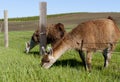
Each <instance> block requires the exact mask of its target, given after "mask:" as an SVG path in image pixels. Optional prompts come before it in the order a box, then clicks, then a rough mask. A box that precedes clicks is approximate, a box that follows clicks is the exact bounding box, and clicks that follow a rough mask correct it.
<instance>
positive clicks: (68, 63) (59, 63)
mask: <svg viewBox="0 0 120 82" xmlns="http://www.w3.org/2000/svg"><path fill="white" fill-rule="evenodd" d="M54 65H55V66H63V67H66V66H69V67H80V66H83V63H82V62H80V61H77V60H75V59H66V60H58V61H56V62H55V64H54Z"/></svg>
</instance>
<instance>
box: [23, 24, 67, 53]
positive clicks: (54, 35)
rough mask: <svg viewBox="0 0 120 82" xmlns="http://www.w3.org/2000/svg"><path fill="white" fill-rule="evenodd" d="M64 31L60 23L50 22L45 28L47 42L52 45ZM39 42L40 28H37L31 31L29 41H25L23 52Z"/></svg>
mask: <svg viewBox="0 0 120 82" xmlns="http://www.w3.org/2000/svg"><path fill="white" fill-rule="evenodd" d="M65 33H66V31H65V29H64V25H63V24H62V23H57V24H52V25H50V26H48V27H47V29H46V36H47V44H51V46H54V44H55V43H56V42H57V41H58V40H60V39H61V38H62V37H63V36H64V34H65ZM39 42H40V30H39V29H37V30H36V31H35V32H34V33H33V35H32V37H31V40H30V42H27V43H26V47H25V52H26V53H28V52H29V51H30V50H31V49H32V48H34V47H35V46H36V45H38V44H39Z"/></svg>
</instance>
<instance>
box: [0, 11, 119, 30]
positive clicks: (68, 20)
mask: <svg viewBox="0 0 120 82" xmlns="http://www.w3.org/2000/svg"><path fill="white" fill-rule="evenodd" d="M108 16H112V17H113V18H114V19H115V21H116V22H117V24H120V13H66V14H57V15H48V16H47V23H48V24H53V23H58V22H61V23H63V24H64V25H65V28H73V27H75V26H76V25H77V24H79V23H81V22H83V21H87V20H90V19H98V18H107V17H108ZM38 22H39V17H38V16H34V17H24V18H11V19H9V31H24V30H35V29H36V28H37V27H38ZM0 25H1V27H3V22H2V21H0ZM2 31H3V29H2Z"/></svg>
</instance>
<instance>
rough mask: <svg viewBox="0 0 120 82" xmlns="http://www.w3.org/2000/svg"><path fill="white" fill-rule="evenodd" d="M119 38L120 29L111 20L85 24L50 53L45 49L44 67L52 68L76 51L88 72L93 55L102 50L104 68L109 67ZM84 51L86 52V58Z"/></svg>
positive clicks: (67, 35) (67, 36)
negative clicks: (66, 52)
mask: <svg viewBox="0 0 120 82" xmlns="http://www.w3.org/2000/svg"><path fill="white" fill-rule="evenodd" d="M119 38H120V31H119V29H118V27H117V25H116V23H115V22H114V21H113V20H111V19H109V18H108V19H98V20H90V21H87V22H83V23H81V24H79V25H78V26H77V27H76V28H74V29H72V31H70V32H69V33H67V34H66V35H65V36H64V37H63V38H62V39H61V40H60V41H58V42H57V43H56V44H55V45H54V47H53V49H52V50H50V52H49V53H47V52H46V51H45V50H44V48H43V50H44V54H45V55H43V57H42V60H41V64H42V67H44V68H50V67H51V66H52V65H53V63H55V62H56V60H57V59H58V58H59V57H60V56H61V55H62V54H63V53H64V52H65V51H67V50H69V49H76V50H77V51H78V52H79V55H80V57H81V59H82V61H83V63H84V67H85V69H86V70H88V71H91V59H92V53H93V52H94V51H97V50H101V51H102V53H103V56H104V67H107V66H108V62H109V60H110V58H111V53H112V51H113V50H114V48H115V45H116V43H117V42H118V40H119ZM83 51H84V52H86V57H84V53H83ZM85 58H86V59H85Z"/></svg>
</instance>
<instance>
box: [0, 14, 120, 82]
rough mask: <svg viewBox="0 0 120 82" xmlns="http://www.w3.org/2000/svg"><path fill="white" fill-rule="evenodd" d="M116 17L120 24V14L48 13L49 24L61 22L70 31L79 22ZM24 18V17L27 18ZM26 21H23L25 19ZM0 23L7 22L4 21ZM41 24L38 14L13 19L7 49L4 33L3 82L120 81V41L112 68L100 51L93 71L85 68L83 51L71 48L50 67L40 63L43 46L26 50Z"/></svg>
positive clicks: (0, 39)
mask: <svg viewBox="0 0 120 82" xmlns="http://www.w3.org/2000/svg"><path fill="white" fill-rule="evenodd" d="M109 15H110V16H112V17H113V18H115V20H116V21H117V24H119V26H120V13H70V14H60V15H51V16H48V24H52V23H58V22H61V23H63V24H64V25H65V28H66V29H67V31H70V30H71V28H73V27H75V26H76V25H77V24H79V23H81V22H83V21H86V20H89V19H96V18H106V17H108V16H109ZM23 19H24V20H23ZM21 20H22V21H21ZM31 20H32V21H31ZM0 24H3V22H2V21H0ZM37 27H38V16H35V17H33V18H29V17H26V18H19V19H16V18H15V19H14V18H13V19H9V31H10V32H9V48H4V35H3V32H1V33H0V82H120V43H119V44H118V45H117V47H116V49H115V52H119V53H113V56H112V59H111V61H110V64H109V66H108V68H103V63H104V62H103V61H104V59H103V56H102V54H101V53H99V52H96V53H94V55H93V59H92V72H91V73H88V72H86V71H85V70H84V67H83V64H82V62H81V59H80V58H79V54H78V53H77V52H76V51H74V50H70V51H67V52H65V53H64V54H63V55H62V56H61V58H60V59H59V60H58V61H57V62H56V63H55V64H54V65H53V66H52V67H51V68H50V69H44V68H42V67H41V66H40V63H41V56H40V55H39V46H36V47H35V48H34V49H33V50H31V52H30V53H29V54H26V53H24V50H25V42H26V41H29V39H30V37H31V35H32V34H33V31H34V30H35V29H36V28H37Z"/></svg>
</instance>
